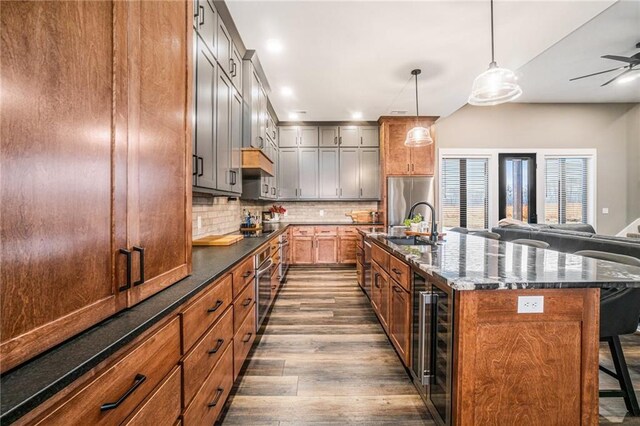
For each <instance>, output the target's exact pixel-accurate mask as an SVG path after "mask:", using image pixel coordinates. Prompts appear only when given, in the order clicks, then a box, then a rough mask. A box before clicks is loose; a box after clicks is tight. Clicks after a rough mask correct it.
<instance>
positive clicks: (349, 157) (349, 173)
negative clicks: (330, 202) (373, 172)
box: [339, 148, 360, 198]
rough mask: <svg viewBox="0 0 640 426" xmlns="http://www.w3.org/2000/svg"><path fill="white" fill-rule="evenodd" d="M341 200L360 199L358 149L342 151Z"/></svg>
mask: <svg viewBox="0 0 640 426" xmlns="http://www.w3.org/2000/svg"><path fill="white" fill-rule="evenodd" d="M339 196H340V198H360V167H359V155H358V148H345V149H341V150H340V192H339Z"/></svg>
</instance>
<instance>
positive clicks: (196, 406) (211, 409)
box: [182, 345, 233, 426]
mask: <svg viewBox="0 0 640 426" xmlns="http://www.w3.org/2000/svg"><path fill="white" fill-rule="evenodd" d="M232 386H233V349H232V347H231V345H229V346H228V347H227V349H225V351H224V352H223V354H222V357H221V358H220V361H218V363H217V364H216V366H215V367H214V368H213V370H212V371H211V373H209V376H208V377H207V378H206V379H205V381H204V384H203V385H202V387H201V388H200V389H199V390H198V393H197V394H196V396H195V397H194V398H193V401H191V404H189V407H187V409H186V410H185V411H184V414H183V416H182V424H183V425H184V426H200V425H212V424H214V422H215V421H216V419H217V418H218V416H219V415H220V412H221V411H222V407H224V402H225V400H226V399H227V396H229V392H231V387H232Z"/></svg>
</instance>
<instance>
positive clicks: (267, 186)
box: [264, 183, 269, 194]
mask: <svg viewBox="0 0 640 426" xmlns="http://www.w3.org/2000/svg"><path fill="white" fill-rule="evenodd" d="M264 193H265V194H269V184H268V183H265V184H264Z"/></svg>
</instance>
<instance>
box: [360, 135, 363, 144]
mask: <svg viewBox="0 0 640 426" xmlns="http://www.w3.org/2000/svg"><path fill="white" fill-rule="evenodd" d="M362 143H363V141H362V136H360V145H362Z"/></svg>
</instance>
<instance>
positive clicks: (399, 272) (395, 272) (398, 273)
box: [391, 268, 402, 275]
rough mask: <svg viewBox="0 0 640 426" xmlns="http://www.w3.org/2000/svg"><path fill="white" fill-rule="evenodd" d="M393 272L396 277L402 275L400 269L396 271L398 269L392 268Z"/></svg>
mask: <svg viewBox="0 0 640 426" xmlns="http://www.w3.org/2000/svg"><path fill="white" fill-rule="evenodd" d="M391 272H393V273H394V274H396V275H400V274H402V271H400V270H399V269H396V268H391Z"/></svg>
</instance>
